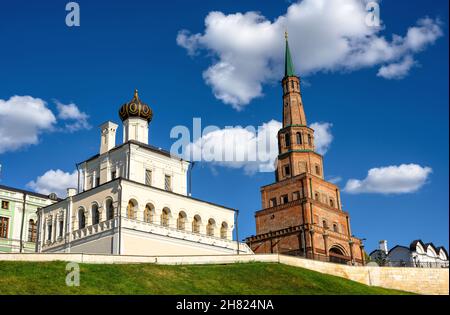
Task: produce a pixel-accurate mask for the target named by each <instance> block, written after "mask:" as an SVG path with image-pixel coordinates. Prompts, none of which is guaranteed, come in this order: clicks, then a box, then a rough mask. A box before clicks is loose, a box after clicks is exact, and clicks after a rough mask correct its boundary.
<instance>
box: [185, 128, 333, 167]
mask: <svg viewBox="0 0 450 315" xmlns="http://www.w3.org/2000/svg"><path fill="white" fill-rule="evenodd" d="M281 127H282V124H281V122H279V121H276V120H271V121H269V122H267V123H264V124H262V126H260V127H259V128H258V129H257V130H256V129H255V128H253V127H247V128H243V127H241V126H237V127H227V128H223V129H219V128H215V129H214V130H211V131H209V132H205V134H204V135H203V136H202V137H201V138H199V139H197V140H196V141H194V142H193V143H190V144H189V145H188V147H187V149H186V153H185V158H186V159H190V160H194V161H199V160H201V161H204V162H208V163H211V165H213V166H224V167H229V168H235V169H237V168H242V169H243V170H244V172H245V173H246V174H254V173H256V172H273V171H274V170H275V165H276V159H277V156H278V139H277V134H278V131H279V130H280V129H281ZM330 127H331V124H330V123H313V124H311V128H313V129H314V130H315V143H316V148H317V149H316V151H318V152H319V150H320V152H319V153H321V154H325V152H326V150H327V148H328V147H329V145H330V143H331V141H332V139H333V136H332V135H331V132H330Z"/></svg>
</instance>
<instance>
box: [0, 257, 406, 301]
mask: <svg viewBox="0 0 450 315" xmlns="http://www.w3.org/2000/svg"><path fill="white" fill-rule="evenodd" d="M65 266H66V263H65V262H39V263H37V262H2V261H0V294H405V292H401V291H394V290H388V289H383V288H378V287H369V286H366V285H363V284H360V283H357V282H354V281H349V280H346V279H343V278H339V277H334V276H330V275H325V274H321V273H318V272H315V271H310V270H307V269H302V268H296V267H290V266H286V265H282V264H268V263H246V264H232V265H191V266H189V265H184V266H163V265H152V264H131V265H119V264H116V265H90V264H81V265H80V270H81V273H80V286H79V287H68V286H66V284H65V278H66V274H67V272H66V271H65Z"/></svg>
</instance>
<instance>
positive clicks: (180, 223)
mask: <svg viewBox="0 0 450 315" xmlns="http://www.w3.org/2000/svg"><path fill="white" fill-rule="evenodd" d="M177 229H179V230H183V231H184V230H185V229H186V213H184V212H183V211H180V213H178V220H177Z"/></svg>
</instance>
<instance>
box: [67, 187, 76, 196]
mask: <svg viewBox="0 0 450 315" xmlns="http://www.w3.org/2000/svg"><path fill="white" fill-rule="evenodd" d="M76 194H77V190H76V189H75V188H67V197H73V196H75V195H76Z"/></svg>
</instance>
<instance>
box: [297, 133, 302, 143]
mask: <svg viewBox="0 0 450 315" xmlns="http://www.w3.org/2000/svg"><path fill="white" fill-rule="evenodd" d="M296 135H297V144H302V134H301V133H300V132H297V134H296Z"/></svg>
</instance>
